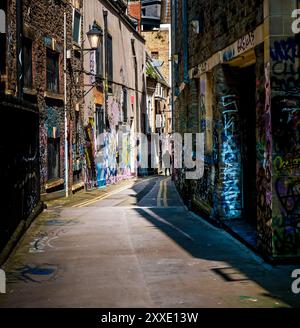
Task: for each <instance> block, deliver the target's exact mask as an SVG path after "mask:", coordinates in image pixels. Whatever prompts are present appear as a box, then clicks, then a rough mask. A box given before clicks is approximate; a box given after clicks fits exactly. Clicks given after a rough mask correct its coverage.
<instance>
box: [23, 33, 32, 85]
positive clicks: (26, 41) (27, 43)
mask: <svg viewBox="0 0 300 328" xmlns="http://www.w3.org/2000/svg"><path fill="white" fill-rule="evenodd" d="M26 46H28V48H27V49H29V54H30V56H29V57H30V60H29V61H26V56H25V53H26V52H25V47H26ZM32 46H33V41H32V40H31V39H30V38H27V37H23V83H24V87H25V88H28V89H32V88H33V61H32ZM29 62H30V64H29V65H26V63H27V64H28V63H29ZM27 66H29V67H30V74H29V75H30V81H29V83H27V82H28V81H27V79H26V78H25V76H27V73H28V69H26V67H27Z"/></svg>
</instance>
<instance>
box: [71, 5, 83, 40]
mask: <svg viewBox="0 0 300 328" xmlns="http://www.w3.org/2000/svg"><path fill="white" fill-rule="evenodd" d="M76 14H79V17H80V18H79V28H78V40H74V31H75V29H74V27H75V16H76ZM81 23H82V15H81V11H80V10H79V9H78V8H73V17H72V41H73V42H75V43H76V44H78V45H79V44H80V42H81Z"/></svg>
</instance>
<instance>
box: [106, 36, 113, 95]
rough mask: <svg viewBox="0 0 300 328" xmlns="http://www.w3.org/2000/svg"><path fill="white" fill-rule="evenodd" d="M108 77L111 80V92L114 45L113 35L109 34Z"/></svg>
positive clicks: (110, 88) (110, 89) (110, 90)
mask: <svg viewBox="0 0 300 328" xmlns="http://www.w3.org/2000/svg"><path fill="white" fill-rule="evenodd" d="M107 78H108V82H109V92H112V87H111V82H112V80H113V45H112V37H111V36H110V35H108V36H107Z"/></svg>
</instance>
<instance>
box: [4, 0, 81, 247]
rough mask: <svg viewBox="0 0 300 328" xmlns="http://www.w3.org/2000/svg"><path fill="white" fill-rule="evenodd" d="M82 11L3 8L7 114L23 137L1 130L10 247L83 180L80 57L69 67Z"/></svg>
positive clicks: (59, 5)
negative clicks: (55, 198)
mask: <svg viewBox="0 0 300 328" xmlns="http://www.w3.org/2000/svg"><path fill="white" fill-rule="evenodd" d="M75 3H76V4H77V6H78V7H76V6H75ZM80 11H81V2H80V1H76V2H75V1H55V0H51V1H27V0H22V1H21V0H7V1H2V2H1V7H0V12H1V39H0V42H1V61H0V62H1V81H0V84H1V88H0V89H1V91H0V93H1V95H0V97H1V109H2V107H3V113H4V117H3V118H4V121H6V122H14V123H13V124H14V126H15V131H16V134H14V135H12V134H11V133H10V132H9V130H8V129H9V128H8V126H9V125H8V124H6V125H5V127H4V129H1V133H3V138H1V143H2V144H1V152H3V154H6V156H5V157H6V161H4V162H3V163H2V165H3V169H1V174H3V179H4V181H5V185H6V186H7V188H8V191H7V193H6V197H7V198H6V199H4V206H3V207H4V208H5V209H7V214H6V215H5V217H6V219H5V220H6V221H7V222H4V223H3V225H2V227H1V238H0V239H1V241H3V245H4V244H5V243H6V242H7V241H8V239H9V238H10V237H11V236H12V234H14V232H15V231H20V230H22V227H23V226H25V225H26V224H25V223H24V222H25V221H26V220H27V219H28V217H31V216H32V215H33V213H34V212H35V211H36V208H38V207H40V206H41V205H39V204H41V203H40V198H41V197H40V196H41V194H45V195H46V194H49V193H50V192H52V191H57V190H71V188H72V187H73V188H74V183H77V182H78V181H80V180H81V176H82V172H81V164H80V162H81V160H80V159H81V157H82V155H81V152H82V150H81V147H80V145H81V144H82V143H83V142H82V139H83V134H82V133H80V130H81V129H80V125H81V116H80V115H81V112H80V105H79V101H80V95H81V91H80V89H82V83H83V79H82V78H81V76H80V73H78V72H79V71H80V69H81V57H80V56H81V54H80V52H79V53H78V54H77V56H74V57H72V58H71V57H70V59H68V61H67V62H66V69H64V49H65V47H64V45H65V44H66V46H67V47H68V49H73V47H75V48H76V46H77V42H78V37H79V33H80V30H81V28H80V24H81V22H80V15H81V14H80ZM45 13H47V14H45ZM78 16H79V20H77V21H76V17H77V18H78ZM64 17H65V19H64ZM3 18H4V20H3ZM64 72H65V73H66V74H65V76H64ZM64 78H65V79H66V80H65V79H64ZM66 85H68V89H67V93H66V92H65V91H64V87H65V86H66ZM76 109H77V111H76ZM65 114H66V115H65ZM66 130H67V136H65V131H66ZM9 135H11V137H9V139H10V142H7V140H8V136H9ZM66 144H67V146H66ZM66 150H67V152H68V154H67V155H66V154H65V151H66ZM66 163H67V165H66ZM66 167H68V168H67V171H68V172H66ZM66 177H67V178H66ZM66 181H68V182H67V184H66ZM21 225H22V227H21ZM17 228H18V229H17Z"/></svg>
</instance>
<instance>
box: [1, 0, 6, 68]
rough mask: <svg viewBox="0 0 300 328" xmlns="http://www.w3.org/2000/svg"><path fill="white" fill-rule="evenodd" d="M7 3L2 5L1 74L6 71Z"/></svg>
mask: <svg viewBox="0 0 300 328" xmlns="http://www.w3.org/2000/svg"><path fill="white" fill-rule="evenodd" d="M5 13H6V2H5V3H3V4H2V3H1V4H0V49H1V51H0V74H5V71H6V14H5Z"/></svg>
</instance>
